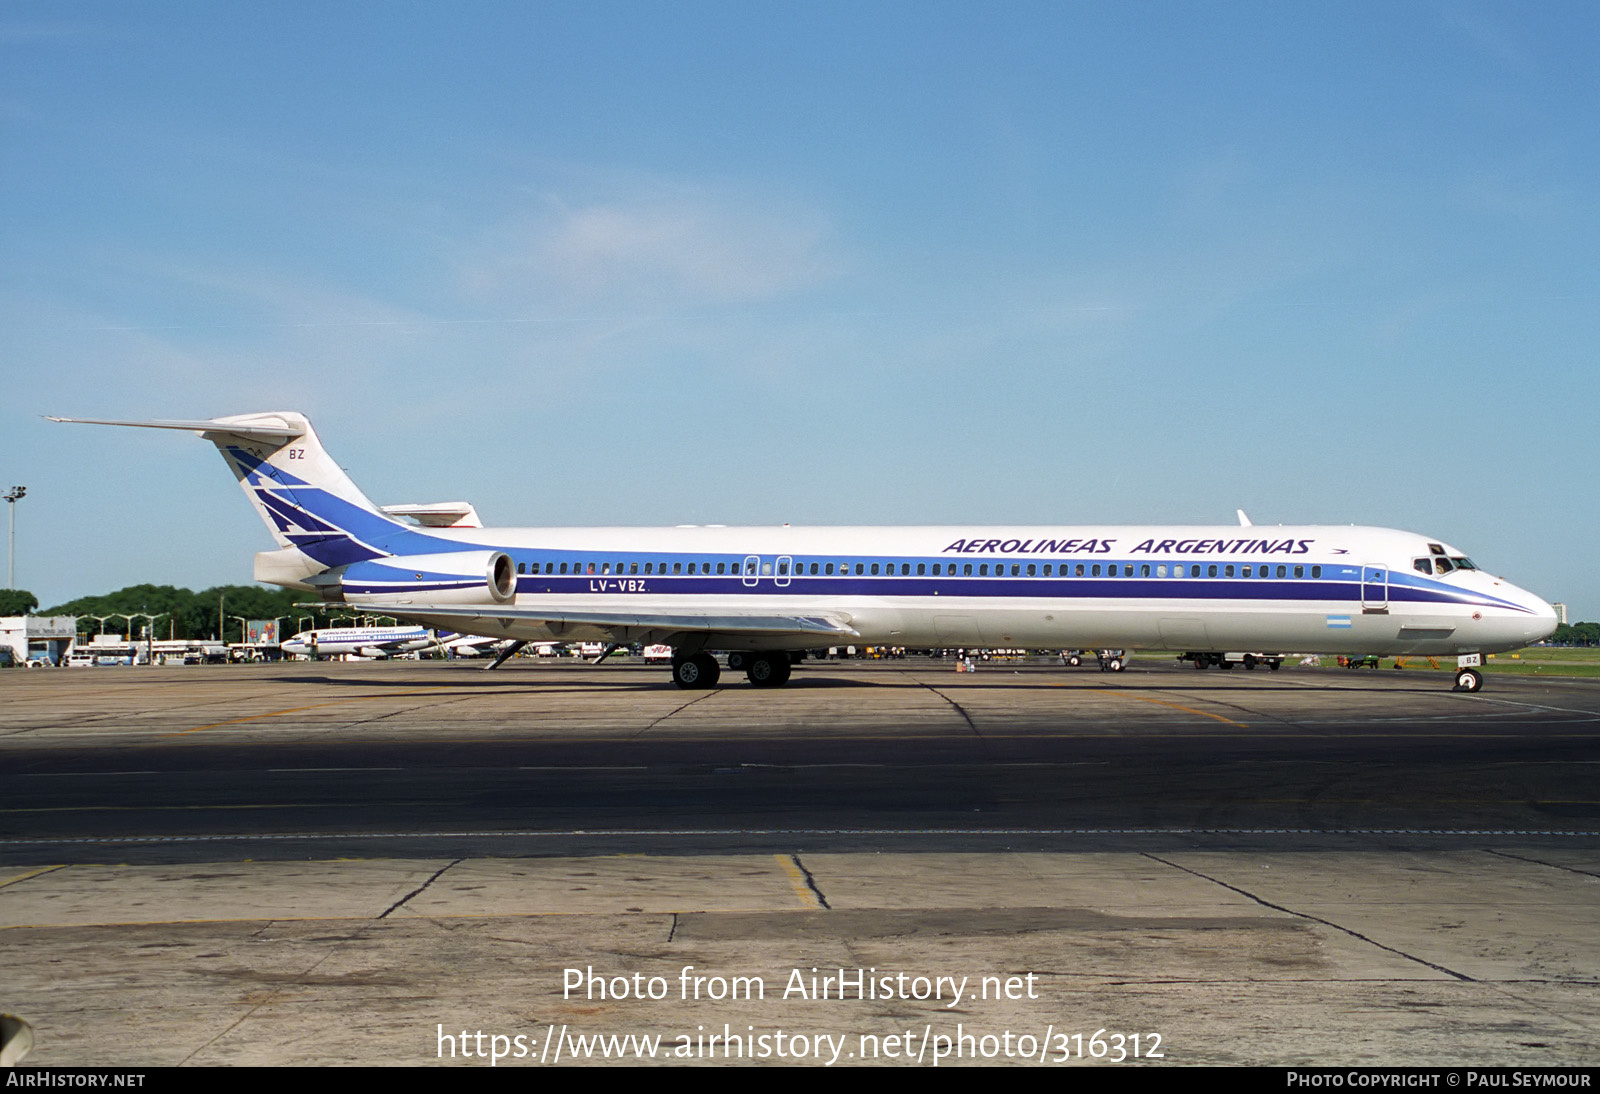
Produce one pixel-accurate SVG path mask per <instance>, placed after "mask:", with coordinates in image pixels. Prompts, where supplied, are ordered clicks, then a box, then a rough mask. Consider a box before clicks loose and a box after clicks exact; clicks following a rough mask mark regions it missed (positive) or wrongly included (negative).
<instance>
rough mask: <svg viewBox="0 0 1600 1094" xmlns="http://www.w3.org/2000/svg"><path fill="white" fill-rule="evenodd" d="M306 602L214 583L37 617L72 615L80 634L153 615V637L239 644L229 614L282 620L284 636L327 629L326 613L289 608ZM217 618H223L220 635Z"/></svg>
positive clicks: (92, 602)
mask: <svg viewBox="0 0 1600 1094" xmlns="http://www.w3.org/2000/svg"><path fill="white" fill-rule="evenodd" d="M7 591H9V592H12V593H22V597H20V598H17V600H16V601H15V602H16V603H20V602H21V601H22V600H23V599H26V600H28V601H32V602H33V604H35V605H37V603H38V601H37V600H36V599H35V598H34V597H33V595H32V594H31V593H24V592H23V591H22V590H20V589H14V590H7ZM308 599H310V596H309V594H307V593H297V592H294V591H292V590H290V589H266V588H261V587H259V586H254V585H218V586H215V587H213V588H210V589H202V590H201V591H200V592H193V591H191V590H189V589H180V588H177V587H175V586H172V585H129V586H128V587H127V588H125V589H118V590H117V591H116V592H114V593H105V594H103V595H100V596H80V597H79V598H78V599H76V600H69V601H67V602H66V603H65V604H57V605H56V606H55V607H52V608H46V609H45V610H44V611H41V612H38V613H37V614H39V615H71V616H76V617H77V619H78V630H79V631H80V632H81V633H84V634H98V633H100V631H101V623H100V620H98V619H94V618H91V617H93V616H125V615H136V616H141V617H142V616H152V615H153V616H156V617H157V618H156V619H155V622H154V626H153V630H152V635H153V636H154V637H156V638H167V637H172V638H213V639H221V640H223V641H228V642H238V641H240V640H241V635H240V630H241V627H240V624H239V621H238V620H237V619H234V618H233V617H234V616H240V617H242V618H244V619H279V618H282V620H283V630H282V632H281V633H283V634H292V633H294V631H295V630H296V629H297V627H296V623H297V622H298V621H300V620H304V619H308V618H309V619H312V620H314V622H313V623H312V625H313V626H318V627H326V626H328V625H329V622H328V616H327V614H326V613H318V614H316V615H313V614H312V611H311V609H310V608H296V607H295V606H294V605H295V602H296V601H301V602H304V601H306V600H308ZM5 604H6V601H5V600H4V599H3V598H0V615H7V614H19V615H20V614H23V613H22V612H16V613H11V612H8V611H6V610H5ZM219 615H220V617H221V620H222V627H221V630H220V631H219V629H218V617H219ZM149 623H150V620H148V619H144V618H138V619H135V620H134V621H133V627H132V633H133V634H134V635H138V634H139V633H140V628H143V627H144V626H146V625H147V624H149ZM129 629H130V628H129V626H128V621H127V620H126V619H122V618H114V619H107V620H105V625H104V630H105V632H106V633H108V634H126V633H128V632H129Z"/></svg>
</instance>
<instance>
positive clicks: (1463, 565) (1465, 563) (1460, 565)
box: [1450, 555, 1477, 570]
mask: <svg viewBox="0 0 1600 1094" xmlns="http://www.w3.org/2000/svg"><path fill="white" fill-rule="evenodd" d="M1450 561H1451V562H1454V563H1455V564H1456V569H1458V570H1476V569H1477V567H1476V566H1474V565H1473V564H1472V560H1471V559H1470V558H1463V557H1462V556H1461V555H1457V556H1456V557H1454V558H1452V559H1451V560H1450Z"/></svg>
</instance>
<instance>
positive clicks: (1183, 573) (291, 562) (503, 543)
mask: <svg viewBox="0 0 1600 1094" xmlns="http://www.w3.org/2000/svg"><path fill="white" fill-rule="evenodd" d="M53 420H55V421H75V422H85V423H88V424H94V425H125V426H140V427H149V428H156V429H181V430H189V431H191V432H195V433H198V434H200V435H201V436H202V437H204V438H205V439H206V440H209V441H212V442H213V443H215V444H216V446H217V448H218V449H219V450H220V451H221V452H222V455H223V457H224V458H225V459H226V460H227V462H228V465H229V466H230V467H231V468H232V469H233V472H234V474H235V475H236V476H237V477H238V479H239V483H240V485H241V486H242V487H243V488H244V491H245V494H246V495H247V496H248V497H249V498H250V500H251V501H252V502H253V503H254V505H255V507H256V510H257V512H259V513H260V514H261V517H262V519H263V520H264V521H266V524H267V527H268V528H269V529H270V530H271V532H272V536H273V538H274V539H275V540H276V541H277V543H278V549H277V550H275V551H264V552H261V553H260V554H257V555H256V564H255V576H256V580H258V581H264V582H269V583H272V584H276V585H283V586H286V587H288V588H292V589H298V590H302V591H304V592H307V593H311V594H314V595H315V596H317V597H319V598H320V599H321V600H322V601H323V602H325V603H333V604H339V605H343V606H346V607H348V608H354V609H356V610H358V611H364V612H371V613H374V614H381V615H388V616H394V617H396V618H400V619H407V620H414V621H416V622H417V623H419V624H423V625H425V626H432V627H450V628H452V629H455V630H458V631H468V632H472V633H476V634H481V635H485V636H488V637H493V638H513V639H517V640H519V641H542V642H552V641H554V642H565V641H582V640H588V641H596V640H599V641H605V642H609V643H614V644H620V643H633V642H643V643H665V644H668V645H670V646H672V648H673V650H674V657H673V660H672V674H673V679H674V680H675V681H676V682H677V684H678V686H679V687H684V688H705V687H711V686H713V685H714V684H715V683H716V682H717V679H718V676H719V674H720V671H721V669H720V666H719V664H718V662H717V661H716V659H715V658H714V657H712V655H711V653H710V652H709V651H711V650H730V651H734V652H735V653H736V654H737V657H736V658H730V659H731V660H736V662H737V663H738V664H740V665H741V666H742V667H743V668H744V669H745V672H746V675H747V676H748V677H749V679H750V682H751V683H753V684H756V685H758V686H772V685H778V684H782V683H784V682H785V681H787V680H788V678H789V670H790V657H789V654H790V653H791V652H793V651H800V650H807V649H815V648H818V647H821V646H831V645H842V644H856V645H886V646H912V647H918V646H926V647H946V648H948V647H958V646H969V647H980V648H981V647H1025V648H1041V647H1044V648H1064V647H1071V648H1079V649H1106V648H1116V649H1154V650H1172V651H1176V652H1181V653H1222V652H1225V651H1229V650H1259V651H1279V652H1287V651H1293V652H1296V653H1351V652H1361V653H1379V654H1410V655H1418V656H1453V657H1456V658H1457V665H1458V668H1457V671H1456V675H1455V686H1456V688H1457V689H1459V690H1463V691H1477V690H1478V689H1479V688H1480V687H1481V686H1482V684H1483V677H1482V674H1481V673H1480V672H1479V670H1478V665H1479V664H1480V663H1481V661H1480V659H1481V657H1482V655H1483V654H1485V653H1492V652H1497V651H1502V650H1510V649H1516V648H1518V647H1520V646H1524V645H1526V644H1528V643H1529V642H1535V641H1538V640H1539V639H1541V638H1544V637H1546V636H1547V635H1549V634H1550V633H1551V632H1553V631H1554V630H1555V627H1556V617H1555V612H1554V610H1553V609H1552V608H1551V606H1550V605H1549V604H1547V603H1545V602H1544V601H1543V600H1541V599H1539V598H1538V597H1537V596H1534V595H1533V594H1532V593H1529V592H1525V591H1524V590H1522V589H1519V588H1517V587H1516V586H1514V585H1511V584H1509V583H1507V582H1505V581H1502V580H1500V579H1499V578H1496V577H1491V576H1490V575H1489V574H1487V573H1484V572H1483V571H1481V570H1479V569H1478V568H1477V567H1476V566H1475V565H1474V564H1473V563H1472V562H1471V560H1469V559H1468V558H1467V557H1466V556H1465V555H1464V554H1463V553H1462V552H1460V551H1458V550H1456V549H1455V548H1453V547H1451V546H1449V545H1448V544H1445V543H1442V542H1440V541H1438V540H1433V539H1430V538H1428V537H1427V536H1421V535H1416V534H1414V533H1411V532H1400V531H1393V530H1390V529H1384V528H1356V527H1342V526H1320V525H1313V526H1303V527H1281V526H1274V527H1266V526H1252V525H1249V524H1247V523H1245V522H1244V521H1243V520H1242V519H1241V523H1240V525H1239V526H1237V527H1232V526H1223V527H1157V526H1148V527H1145V526H1134V527H1065V526H1057V525H1049V526H1043V527H1016V528H1012V527H1006V528H981V527H966V526H956V527H949V528H936V527H922V528H917V527H909V528H791V527H787V526H784V527H777V528H724V527H680V528H649V529H646V528H483V527H480V526H479V524H478V521H477V515H476V513H475V512H473V511H472V507H471V506H469V505H465V504H464V503H445V504H439V505H424V506H395V507H391V509H389V510H388V511H385V510H384V509H381V508H380V507H378V506H376V505H374V504H373V503H372V502H370V501H368V500H367V498H366V496H365V495H363V494H362V493H361V491H360V490H359V489H358V488H357V487H356V485H355V484H354V483H353V482H351V481H350V478H349V477H348V476H347V475H346V474H345V473H344V472H343V471H342V470H341V469H340V468H339V465H338V464H336V463H335V462H334V461H333V459H332V458H331V457H330V456H329V455H328V454H327V452H326V451H325V450H324V449H323V447H322V443H321V441H319V440H318V438H317V434H316V432H315V431H314V430H313V429H312V428H311V423H310V422H309V421H308V420H307V419H306V417H305V415H303V414H299V413H294V412H276V413H264V414H243V415H238V416H235V417H228V418H216V419H206V420H199V421H110V420H105V419H88V418H57V419H53ZM402 517H410V518H411V519H414V520H417V521H418V522H419V523H417V524H411V523H407V522H406V521H405V520H404V519H402Z"/></svg>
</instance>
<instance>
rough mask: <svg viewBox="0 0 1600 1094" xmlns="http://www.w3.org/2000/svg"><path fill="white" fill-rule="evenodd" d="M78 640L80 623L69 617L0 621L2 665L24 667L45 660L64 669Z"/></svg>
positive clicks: (34, 617) (6, 617)
mask: <svg viewBox="0 0 1600 1094" xmlns="http://www.w3.org/2000/svg"><path fill="white" fill-rule="evenodd" d="M77 639H78V621H77V619H76V618H74V617H73V616H70V615H12V616H5V617H3V618H0V663H3V662H6V661H10V662H11V663H12V664H14V665H23V664H26V663H27V662H28V661H29V660H30V659H33V658H38V657H44V658H47V659H48V660H49V661H50V663H51V664H52V665H64V664H66V661H67V655H68V654H69V653H71V652H72V647H73V645H74V643H76V642H77ZM8 654H9V656H8Z"/></svg>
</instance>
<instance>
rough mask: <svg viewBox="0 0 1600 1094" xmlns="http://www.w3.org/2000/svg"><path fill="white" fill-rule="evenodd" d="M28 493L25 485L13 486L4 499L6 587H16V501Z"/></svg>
mask: <svg viewBox="0 0 1600 1094" xmlns="http://www.w3.org/2000/svg"><path fill="white" fill-rule="evenodd" d="M27 494H28V488H27V487H26V486H13V487H12V488H11V493H9V494H7V495H5V499H6V588H8V589H15V588H16V587H17V502H19V501H21V500H22V499H23V498H24V497H26V496H27Z"/></svg>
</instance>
